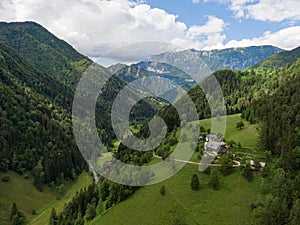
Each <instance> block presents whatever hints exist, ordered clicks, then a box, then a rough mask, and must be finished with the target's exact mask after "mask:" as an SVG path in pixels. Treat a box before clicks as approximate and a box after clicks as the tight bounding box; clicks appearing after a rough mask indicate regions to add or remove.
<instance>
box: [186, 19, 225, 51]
mask: <svg viewBox="0 0 300 225" xmlns="http://www.w3.org/2000/svg"><path fill="white" fill-rule="evenodd" d="M225 27H226V24H225V22H224V21H223V20H222V19H219V18H217V17H214V16H208V21H207V22H206V24H205V25H203V26H196V25H194V26H191V27H190V28H189V29H188V35H189V36H190V37H191V38H192V39H193V40H198V41H199V42H200V43H201V45H202V46H200V48H205V49H212V48H215V47H217V46H218V45H219V46H220V44H221V43H223V41H225V39H226V35H225V34H224V33H223V32H224V29H225Z"/></svg>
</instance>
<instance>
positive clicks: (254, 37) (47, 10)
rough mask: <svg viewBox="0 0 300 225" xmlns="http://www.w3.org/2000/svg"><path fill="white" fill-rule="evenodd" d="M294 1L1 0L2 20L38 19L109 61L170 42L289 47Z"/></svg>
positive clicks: (298, 25) (296, 19) (296, 30)
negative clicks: (151, 43)
mask: <svg viewBox="0 0 300 225" xmlns="http://www.w3.org/2000/svg"><path fill="white" fill-rule="evenodd" d="M299 8H300V1H299V0H135V1H133V0H52V1H41V0H26V1H25V0H24V1H20V0H1V2H0V21H7V22H12V21H28V20H30V21H35V22H37V23H39V24H41V25H43V26H44V27H45V28H47V29H48V30H49V31H50V32H52V33H54V34H55V35H56V36H58V37H59V38H62V39H64V40H66V41H67V42H68V43H70V44H71V45H72V46H73V47H74V48H76V49H77V50H78V51H80V52H81V53H83V54H85V55H87V56H89V57H91V58H92V59H94V60H96V61H98V62H101V63H102V64H110V63H112V62H128V63H130V62H133V61H137V60H139V59H143V58H144V57H147V56H148V55H151V54H156V53H159V52H163V51H167V50H170V48H171V47H170V46H171V45H172V46H173V47H174V46H176V48H177V47H179V49H188V48H194V49H198V50H211V49H223V48H229V47H246V46H253V45H274V46H277V47H280V48H283V49H287V50H291V49H293V48H296V47H298V46H299V45H300V44H299V43H300V10H299ZM149 42H159V43H163V44H161V46H158V45H157V43H156V44H153V45H150V44H149ZM143 43H144V44H143ZM105 58H108V61H105Z"/></svg>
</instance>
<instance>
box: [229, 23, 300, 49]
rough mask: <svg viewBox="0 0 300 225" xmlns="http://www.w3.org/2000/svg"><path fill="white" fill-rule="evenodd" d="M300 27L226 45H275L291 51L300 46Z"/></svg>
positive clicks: (233, 41) (267, 33) (266, 33)
mask: <svg viewBox="0 0 300 225" xmlns="http://www.w3.org/2000/svg"><path fill="white" fill-rule="evenodd" d="M299 34H300V26H294V27H288V28H285V29H282V30H279V31H277V32H273V33H272V32H265V33H264V34H263V35H262V36H261V37H257V38H253V39H243V40H240V41H236V40H232V41H229V42H228V43H226V44H225V45H224V47H226V48H230V47H236V46H239V47H247V46H252V45H274V46H277V47H279V48H283V49H286V50H291V49H293V48H295V47H297V46H299V45H300V35H299Z"/></svg>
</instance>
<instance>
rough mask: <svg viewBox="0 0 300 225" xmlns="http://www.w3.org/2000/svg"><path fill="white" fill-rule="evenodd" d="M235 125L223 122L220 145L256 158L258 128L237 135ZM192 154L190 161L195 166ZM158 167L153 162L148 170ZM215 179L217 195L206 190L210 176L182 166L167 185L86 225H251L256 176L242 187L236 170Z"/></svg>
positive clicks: (149, 190)
mask: <svg viewBox="0 0 300 225" xmlns="http://www.w3.org/2000/svg"><path fill="white" fill-rule="evenodd" d="M220 119H223V118H220ZM239 121H241V118H240V115H239V114H238V115H231V116H228V117H227V127H226V133H225V139H226V140H227V141H230V140H234V141H235V142H236V143H238V142H240V143H241V145H242V146H243V147H244V148H243V149H241V150H240V151H243V152H245V154H248V153H249V154H256V153H260V152H259V151H258V147H257V142H258V131H257V125H250V124H249V123H248V122H246V121H243V122H244V123H245V127H244V128H243V129H241V130H239V129H237V128H236V123H237V122H239ZM200 124H201V126H203V127H205V128H206V129H208V128H209V127H210V120H202V121H200ZM234 151H235V150H234ZM196 154H198V153H196ZM196 154H195V155H194V156H193V157H192V159H191V160H193V161H197V162H199V160H198V159H197V156H196ZM159 161H160V160H159V159H154V160H153V161H151V162H150V164H153V163H155V162H159ZM193 173H196V174H198V176H199V180H200V186H201V188H200V190H199V191H192V190H191V188H190V180H191V177H192V175H193ZM219 177H220V180H221V187H220V189H219V190H217V191H215V190H212V189H211V188H210V187H209V186H208V180H209V176H208V175H206V174H204V173H202V172H199V171H198V166H197V165H192V164H187V165H186V166H185V167H184V168H183V169H182V170H181V171H180V172H179V173H177V174H176V175H174V176H173V177H171V178H170V179H168V180H165V181H164V182H162V183H159V184H155V185H151V186H147V187H143V188H141V189H139V190H138V191H137V192H136V193H135V194H134V195H132V196H131V197H130V198H129V199H127V200H125V201H124V202H121V203H119V204H117V205H116V206H114V207H113V208H111V209H110V210H108V211H107V212H106V213H105V214H104V215H102V216H98V217H97V218H96V219H95V220H94V221H92V222H91V223H89V225H98V224H105V225H116V224H117V225H156V224H162V225H169V224H170V225H171V224H176V223H175V221H176V220H178V221H181V222H183V223H184V224H188V225H197V224H199V225H200V224H201V225H222V224H224V225H228V224H230V225H247V224H251V212H250V208H249V206H250V204H251V203H253V202H255V201H256V200H257V197H258V195H259V194H260V187H261V178H260V177H259V176H258V175H256V176H255V178H254V180H252V181H251V182H247V181H246V180H245V179H244V178H242V177H241V175H240V168H235V169H234V171H233V173H232V174H231V175H229V176H227V177H224V176H222V175H220V176H219ZM163 185H165V186H166V189H167V192H166V195H165V196H161V195H160V192H159V190H160V187H161V186H163ZM177 224H180V223H177Z"/></svg>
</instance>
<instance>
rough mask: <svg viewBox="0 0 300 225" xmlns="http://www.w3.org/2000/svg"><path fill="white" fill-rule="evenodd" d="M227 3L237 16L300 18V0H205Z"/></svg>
mask: <svg viewBox="0 0 300 225" xmlns="http://www.w3.org/2000/svg"><path fill="white" fill-rule="evenodd" d="M205 1H216V2H221V3H224V4H226V5H228V7H229V8H230V9H231V10H232V11H233V12H234V14H235V16H236V17H237V18H252V19H255V20H261V21H274V22H281V21H283V20H292V21H295V20H300V10H299V9H300V1H299V0H205Z"/></svg>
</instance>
